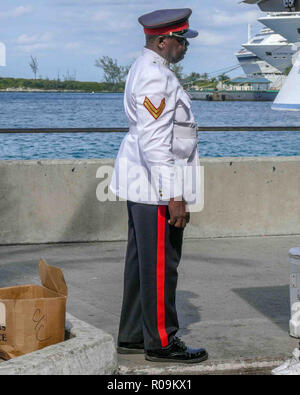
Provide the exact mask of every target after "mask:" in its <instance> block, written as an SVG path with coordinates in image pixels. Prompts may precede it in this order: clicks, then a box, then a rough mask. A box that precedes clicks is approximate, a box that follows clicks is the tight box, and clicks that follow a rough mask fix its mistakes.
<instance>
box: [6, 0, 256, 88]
mask: <svg viewBox="0 0 300 395" xmlns="http://www.w3.org/2000/svg"><path fill="white" fill-rule="evenodd" d="M181 7H189V8H192V10H193V15H192V17H191V19H190V25H191V27H192V28H194V29H197V30H198V31H199V33H200V34H199V37H198V38H196V39H193V40H190V43H191V45H190V47H189V52H188V53H187V55H186V58H185V59H184V61H183V62H182V66H183V67H184V72H185V73H186V74H187V73H190V72H191V71H196V72H200V73H203V72H214V71H216V70H219V69H223V68H225V67H230V66H232V65H235V64H237V61H236V58H235V56H234V52H235V51H237V50H238V49H240V46H241V44H242V43H244V42H246V41H247V24H248V23H252V24H253V32H254V33H255V32H256V31H258V30H259V29H260V28H261V27H262V25H260V24H259V23H258V22H256V19H257V18H258V17H259V16H260V15H261V13H260V11H259V9H258V7H256V6H250V5H246V4H239V0H189V1H185V0H151V1H143V0H110V1H109V0H27V1H26V0H23V1H22V0H19V1H17V0H1V5H0V26H1V27H0V31H1V37H0V41H2V42H4V44H5V45H6V50H7V66H6V67H1V68H0V75H1V76H7V77H8V76H10V77H25V78H31V77H32V76H33V74H32V72H31V69H30V67H29V65H28V63H29V61H30V55H33V56H34V57H36V58H37V59H38V63H39V71H38V76H40V75H41V76H42V77H43V78H45V77H48V78H50V79H53V78H57V76H58V74H59V75H60V77H61V78H63V76H64V75H67V72H69V74H73V75H74V74H76V79H77V80H81V81H101V80H102V73H101V70H99V69H97V68H96V67H95V66H94V63H95V59H96V58H98V57H101V56H103V55H108V56H110V57H112V58H114V59H117V60H118V61H119V63H120V64H123V65H127V64H130V63H132V62H133V61H134V59H135V58H136V57H137V56H138V55H139V53H140V51H141V49H142V47H143V45H144V36H143V31H142V27H141V26H140V25H139V24H138V22H137V18H138V17H139V16H140V15H142V14H144V13H147V12H151V11H153V10H155V9H159V8H181ZM238 74H242V71H241V70H239V71H238V72H235V73H234V74H232V75H238Z"/></svg>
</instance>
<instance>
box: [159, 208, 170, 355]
mask: <svg viewBox="0 0 300 395" xmlns="http://www.w3.org/2000/svg"><path fill="white" fill-rule="evenodd" d="M165 218H166V206H158V214H157V266H156V284H157V328H158V333H159V337H160V340H161V346H162V347H166V346H167V345H168V344H169V339H168V335H167V332H166V328H165V226H166V225H165Z"/></svg>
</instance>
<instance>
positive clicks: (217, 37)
mask: <svg viewBox="0 0 300 395" xmlns="http://www.w3.org/2000/svg"><path fill="white" fill-rule="evenodd" d="M230 40H231V37H229V36H228V35H225V34H219V33H215V32H211V31H208V30H199V36H198V37H197V38H196V39H194V40H193V42H194V43H195V44H197V45H200V46H215V45H220V44H223V43H224V42H228V41H230Z"/></svg>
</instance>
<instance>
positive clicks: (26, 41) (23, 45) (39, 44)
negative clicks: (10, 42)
mask: <svg viewBox="0 0 300 395" xmlns="http://www.w3.org/2000/svg"><path fill="white" fill-rule="evenodd" d="M15 43H16V44H17V48H18V50H20V51H22V52H27V53H28V52H33V51H37V50H44V49H50V48H55V46H56V44H55V43H54V41H53V39H52V35H51V34H50V33H41V34H34V35H31V36H30V35H27V34H21V35H20V36H19V37H18V38H17V39H16V41H15Z"/></svg>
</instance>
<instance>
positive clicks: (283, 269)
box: [0, 236, 300, 374]
mask: <svg viewBox="0 0 300 395" xmlns="http://www.w3.org/2000/svg"><path fill="white" fill-rule="evenodd" d="M299 245H300V236H268V237H234V238H215V239H197V240H185V242H184V248H183V256H182V261H181V264H180V266H179V281H178V293H177V307H178V313H179V321H180V325H181V330H180V333H179V334H180V335H181V336H182V337H183V339H184V340H185V341H186V342H187V343H189V345H191V346H195V347H196V346H204V347H206V348H207V350H208V352H209V354H210V359H209V361H208V362H207V363H206V364H205V365H204V366H208V368H209V369H210V367H211V366H217V365H218V366H219V367H220V366H225V368H226V366H227V369H228V368H229V367H230V366H231V370H232V371H234V370H235V367H237V365H234V364H232V362H234V361H243V363H246V365H245V366H244V369H247V368H249V366H253V367H254V368H257V369H260V368H263V366H269V365H268V361H271V362H272V361H275V362H276V361H280V360H285V359H287V358H288V357H290V355H291V352H292V350H293V349H294V348H295V347H296V345H297V341H296V340H295V339H292V338H290V337H289V335H288V321H289V265H288V252H289V249H290V248H292V247H296V246H299ZM125 249H126V243H125V242H101V243H100V242H97V243H75V244H44V245H18V246H0V271H1V276H0V287H7V286H12V285H18V284H28V283H34V284H39V283H40V280H39V275H38V262H39V259H40V258H41V257H43V258H45V259H46V260H47V262H48V263H49V264H51V265H55V266H58V267H60V268H61V269H62V270H63V272H64V275H65V278H66V281H67V285H68V288H69V298H68V305H67V310H68V312H69V313H71V314H72V315H74V316H75V317H77V318H79V319H81V320H83V321H86V322H88V323H90V324H92V325H94V326H96V327H98V328H101V329H103V330H104V331H106V332H108V333H111V334H112V335H113V336H114V337H115V339H116V336H117V331H118V322H119V313H120V308H121V300H122V283H123V278H122V277H123V266H124V255H125ZM119 362H120V371H121V373H155V372H156V373H164V372H166V371H168V372H169V373H171V374H172V372H173V373H174V374H176V372H177V373H178V372H193V373H201V369H203V367H202V368H196V367H195V368H194V367H193V368H190V367H189V368H184V367H180V368H179V370H177V371H176V367H174V369H175V370H174V369H173V371H172V369H171V368H172V367H171V368H170V366H169V364H157V363H148V362H146V361H144V358H143V356H122V357H120V361H119ZM247 363H248V365H247ZM257 363H258V364H257ZM228 364H232V365H228ZM251 364H252V365H251ZM264 364H265V365H264ZM168 369H169V370H168ZM170 369H171V370H170ZM197 369H198V370H197ZM199 369H200V370H199ZM212 369H213V368H212ZM225 370H226V369H225Z"/></svg>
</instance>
